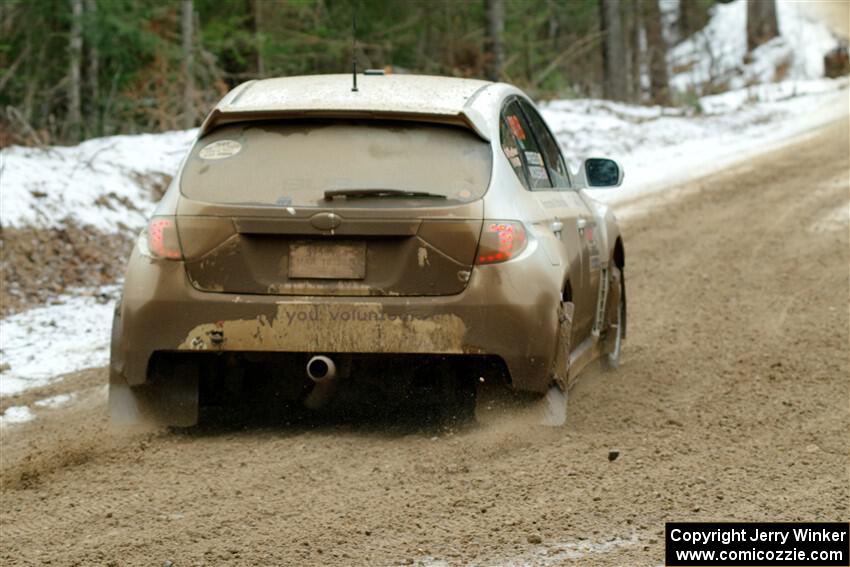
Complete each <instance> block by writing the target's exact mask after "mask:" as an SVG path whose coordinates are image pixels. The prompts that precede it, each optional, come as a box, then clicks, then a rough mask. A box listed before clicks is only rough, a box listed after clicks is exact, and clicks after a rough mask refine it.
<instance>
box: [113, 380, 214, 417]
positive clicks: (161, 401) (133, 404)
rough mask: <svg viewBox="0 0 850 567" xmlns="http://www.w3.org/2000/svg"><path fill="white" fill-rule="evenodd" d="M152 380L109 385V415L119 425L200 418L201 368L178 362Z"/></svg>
mask: <svg viewBox="0 0 850 567" xmlns="http://www.w3.org/2000/svg"><path fill="white" fill-rule="evenodd" d="M157 378H158V379H157V380H156V381H154V382H153V383H151V384H146V385H144V386H138V387H134V388H131V387H129V386H127V385H126V384H122V383H116V382H112V383H110V385H109V416H110V420H111V421H112V423H114V424H118V425H155V426H176V427H189V426H192V425H195V424H196V423H197V422H198V371H197V369H196V368H194V367H193V366H189V365H178V366H176V367H174V369H173V370H172V371H171V372H169V373H168V374H165V373H163V374H162V375H160V376H157Z"/></svg>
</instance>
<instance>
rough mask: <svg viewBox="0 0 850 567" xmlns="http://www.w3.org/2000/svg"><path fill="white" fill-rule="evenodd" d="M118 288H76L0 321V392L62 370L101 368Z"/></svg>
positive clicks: (43, 381) (42, 380)
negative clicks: (1, 367) (44, 303)
mask: <svg viewBox="0 0 850 567" xmlns="http://www.w3.org/2000/svg"><path fill="white" fill-rule="evenodd" d="M118 290H119V286H117V285H112V286H106V287H103V288H98V289H94V290H78V291H77V292H76V293H74V294H67V295H63V296H60V297H59V298H57V299H56V300H54V301H53V302H52V304H51V305H46V306H43V307H37V308H35V309H30V310H28V311H24V312H22V313H18V314H16V315H12V316H11V317H6V318H5V319H3V320H2V324H0V355H2V356H0V360H2V363H3V371H2V373H0V396H8V395H12V394H17V393H19V392H21V391H23V390H26V389H29V388H35V387H38V386H44V385H46V384H48V383H49V382H50V381H51V380H53V379H54V378H56V377H57V376H60V375H62V374H67V373H70V372H75V371H77V370H82V369H84V368H91V367H97V366H105V365H106V364H107V363H108V362H109V338H110V329H111V324H112V311H113V309H114V306H115V299H116V298H117V296H118ZM54 401H56V400H54ZM51 403H52V402H51ZM57 403H58V402H57ZM6 413H8V410H7V412H6ZM4 415H5V414H4Z"/></svg>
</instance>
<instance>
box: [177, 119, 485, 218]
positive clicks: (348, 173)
mask: <svg viewBox="0 0 850 567" xmlns="http://www.w3.org/2000/svg"><path fill="white" fill-rule="evenodd" d="M491 162H492V157H491V150H490V144H489V143H487V142H485V141H483V140H482V139H481V138H479V137H477V136H476V135H475V134H474V133H472V132H471V131H468V130H464V129H462V128H456V127H451V126H443V125H436V124H427V123H415V122H414V123H410V122H383V121H354V120H348V121H340V120H334V121H309V122H289V121H287V122H248V123H238V124H232V125H227V126H223V127H221V128H218V129H216V130H214V131H213V132H211V133H210V134H208V135H207V136H204V137H203V138H202V139H200V140H198V142H197V143H196V144H195V146H194V147H193V148H192V151H191V153H190V155H189V159H188V160H187V161H186V165H185V167H184V169H183V174H182V179H181V191H182V192H183V194H184V195H186V196H187V197H189V198H191V199H197V200H201V201H209V202H217V203H233V204H245V205H248V204H251V205H271V206H289V205H294V206H327V202H326V201H324V192H325V191H328V190H339V189H395V190H402V191H417V192H428V193H436V194H439V195H443V196H445V197H446V200H435V199H425V198H395V197H394V198H392V199H391V200H392V202H393V204H394V205H395V204H396V202H398V204H399V205H400V206H401V205H403V206H433V205H434V204H445V203H446V202H447V201H448V202H452V201H454V202H468V201H473V200H475V199H479V198H481V197H482V196H483V195H484V193H485V192H486V191H487V186H488V184H489V181H490V168H491V165H492V163H491ZM361 202H372V203H374V201H373V200H372V199H339V198H338V199H335V200H334V201H333V203H334V206H346V205H348V206H351V205H354V206H356V205H357V204H358V203H361Z"/></svg>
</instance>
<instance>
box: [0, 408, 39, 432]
mask: <svg viewBox="0 0 850 567" xmlns="http://www.w3.org/2000/svg"><path fill="white" fill-rule="evenodd" d="M33 419H35V415H34V414H33V413H32V410H30V408H28V407H27V406H11V407H8V408H6V411H4V412H3V413H2V414H0V427H3V426H5V425H15V424H18V423H26V422H28V421H32V420H33Z"/></svg>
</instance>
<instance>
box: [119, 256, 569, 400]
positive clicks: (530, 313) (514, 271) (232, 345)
mask: <svg viewBox="0 0 850 567" xmlns="http://www.w3.org/2000/svg"><path fill="white" fill-rule="evenodd" d="M540 256H542V255H540V254H527V255H524V256H523V257H522V258H517V259H515V260H514V261H511V262H506V263H504V264H497V265H491V266H484V267H478V268H476V269H475V271H474V272H473V274H472V277H471V279H470V281H469V284H468V285H467V288H466V290H465V291H464V292H462V293H460V294H458V295H452V296H439V297H368V298H367V297H295V296H292V297H288V296H279V295H244V294H243V295H237V294H227V293H208V292H202V291H198V290H197V289H195V288H194V287H193V286H192V285H191V283H190V282H189V281H188V279H187V277H186V271H185V269H184V266H183V264H182V263H181V262H162V261H152V260H150V259H148V258H146V257H144V256H141V255H140V254H138V252H136V251H134V253H133V256H132V257H131V260H130V263H129V268H128V272H127V276H126V279H125V285H124V292H123V297H122V300H121V302H120V304H119V306H118V307H117V309H116V314H115V322H114V326H113V336H112V351H111V368H110V370H111V372H110V376H111V378H110V380H111V382H112V383H113V384H121V385H129V386H137V385H142V384H144V383H146V382H147V381H148V366H149V362H150V360H151V357H152V355H153V354H154V353H155V352H158V351H201V352H210V351H213V352H214V351H240V352H246V351H248V352H250V351H257V352H303V353H409V354H454V355H457V354H470V355H472V354H474V355H494V356H499V357H501V358H502V360H504V362H505V364H506V366H507V368H508V371H509V372H510V375H511V384H512V386H513V388H514V389H516V390H519V391H528V392H539V393H543V392H545V391H546V389H547V388H548V386H549V385H550V384H551V381H552V377H551V365H552V360H553V357H554V354H555V341H556V337H557V326H558V321H557V306H558V303H559V302H560V294H559V293H558V291H557V290H559V289H560V286H559V284H557V283H556V282H554V281H548V280H547V278H549V277H551V274H550V272H549V271H548V270H546V269H545V266H541V265H538V262H540V260H541V257H540ZM542 259H544V260H545V258H542Z"/></svg>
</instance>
